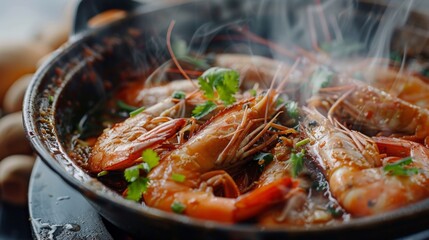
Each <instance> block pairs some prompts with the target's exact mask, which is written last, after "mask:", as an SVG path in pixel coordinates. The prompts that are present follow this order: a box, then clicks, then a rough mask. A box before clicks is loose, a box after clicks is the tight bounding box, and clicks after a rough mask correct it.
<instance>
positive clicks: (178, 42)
mask: <svg viewBox="0 0 429 240" xmlns="http://www.w3.org/2000/svg"><path fill="white" fill-rule="evenodd" d="M171 48H172V49H173V52H174V55H175V56H176V57H177V58H181V57H183V56H186V55H187V54H188V46H187V44H186V41H185V40H183V39H180V38H176V39H174V41H173V42H172V44H171Z"/></svg>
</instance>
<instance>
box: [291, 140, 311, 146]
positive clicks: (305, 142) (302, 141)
mask: <svg viewBox="0 0 429 240" xmlns="http://www.w3.org/2000/svg"><path fill="white" fill-rule="evenodd" d="M308 143H310V139H309V138H306V139H303V140H301V141H299V142H297V143H296V144H295V146H296V147H301V146H304V145H306V144H308Z"/></svg>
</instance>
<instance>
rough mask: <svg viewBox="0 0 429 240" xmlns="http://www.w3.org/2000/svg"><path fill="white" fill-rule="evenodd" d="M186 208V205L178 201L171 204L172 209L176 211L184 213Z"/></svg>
mask: <svg viewBox="0 0 429 240" xmlns="http://www.w3.org/2000/svg"><path fill="white" fill-rule="evenodd" d="M185 209H186V206H185V205H184V204H183V203H181V202H178V201H174V202H173V204H171V210H173V212H175V213H183V212H184V211H185Z"/></svg>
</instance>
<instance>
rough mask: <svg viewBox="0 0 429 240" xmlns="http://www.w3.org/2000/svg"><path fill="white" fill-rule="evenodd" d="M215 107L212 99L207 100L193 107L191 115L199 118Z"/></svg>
mask: <svg viewBox="0 0 429 240" xmlns="http://www.w3.org/2000/svg"><path fill="white" fill-rule="evenodd" d="M216 108H217V105H216V103H214V102H212V101H207V102H205V103H202V104H199V105H197V106H196V107H195V109H194V110H193V111H192V116H193V117H194V118H196V119H197V120H199V119H201V118H203V117H204V116H206V115H207V114H209V113H210V112H211V111H213V110H215V109H216Z"/></svg>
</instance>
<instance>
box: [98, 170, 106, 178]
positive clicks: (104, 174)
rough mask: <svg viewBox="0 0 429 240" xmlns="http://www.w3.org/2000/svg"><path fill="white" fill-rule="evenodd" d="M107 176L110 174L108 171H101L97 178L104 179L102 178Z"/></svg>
mask: <svg viewBox="0 0 429 240" xmlns="http://www.w3.org/2000/svg"><path fill="white" fill-rule="evenodd" d="M107 174H109V172H108V171H101V172H99V173H98V174H97V177H102V176H106V175H107Z"/></svg>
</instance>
